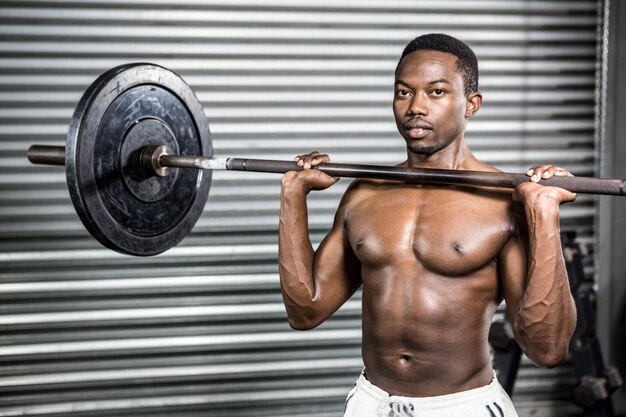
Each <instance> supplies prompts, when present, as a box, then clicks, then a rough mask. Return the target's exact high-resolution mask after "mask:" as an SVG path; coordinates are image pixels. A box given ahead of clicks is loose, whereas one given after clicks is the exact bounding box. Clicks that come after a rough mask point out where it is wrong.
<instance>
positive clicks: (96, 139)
mask: <svg viewBox="0 0 626 417" xmlns="http://www.w3.org/2000/svg"><path fill="white" fill-rule="evenodd" d="M27 156H28V159H29V160H30V161H31V162H32V163H35V164H48V165H64V166H65V173H66V179H67V186H68V190H69V194H70V197H71V199H72V203H73V205H74V208H75V209H76V212H77V213H78V216H79V218H80V219H81V221H82V223H83V225H84V226H85V228H86V229H87V230H88V231H89V232H90V233H91V235H92V236H93V237H94V238H96V239H97V240H98V241H99V242H100V243H102V244H103V245H104V246H106V247H108V248H110V249H113V250H115V251H118V252H121V253H124V254H130V255H136V256H151V255H156V254H159V253H161V252H164V251H166V250H168V249H170V248H172V247H174V246H176V245H177V244H178V243H179V242H180V241H181V240H182V239H183V238H184V237H185V236H187V234H188V233H189V232H190V231H191V229H192V228H193V226H194V225H195V223H196V221H197V220H198V218H199V217H200V215H201V214H202V210H203V207H204V205H205V204H206V201H207V198H208V195H209V189H210V187H211V174H212V171H213V170H217V169H222V170H224V169H225V170H236V171H254V172H273V173H285V172H287V171H292V170H294V171H299V170H301V169H303V168H302V167H300V166H298V165H297V164H296V163H295V162H289V161H274V160H262V159H244V158H223V157H214V156H213V146H212V141H211V133H210V131H209V123H208V120H207V117H206V115H205V113H204V110H203V108H202V105H201V104H200V102H199V101H198V99H197V97H196V96H195V94H194V92H193V91H192V89H191V87H189V85H187V84H186V83H185V81H184V80H183V79H182V78H181V77H179V76H178V75H177V74H175V73H174V72H172V71H170V70H168V69H166V68H164V67H161V66H158V65H154V64H148V63H135V64H127V65H121V66H118V67H115V68H113V69H110V70H108V71H106V72H105V73H104V74H102V75H101V76H100V77H98V78H97V79H96V80H95V81H94V82H93V83H92V84H91V85H90V86H89V87H88V88H87V90H86V91H85V93H84V94H83V96H82V97H81V99H80V101H79V102H78V105H77V107H76V110H75V111H74V115H73V117H72V120H71V122H70V125H69V129H68V134H67V140H66V144H65V146H64V147H63V146H44V145H33V146H31V147H30V148H29V150H28V152H27ZM186 168H195V169H186ZM314 169H318V170H320V171H322V172H325V173H327V174H329V175H332V176H336V177H351V178H377V179H388V180H398V181H406V182H415V183H433V184H458V185H468V186H487V187H502V188H514V187H516V186H517V185H518V184H520V183H522V182H525V181H528V177H527V176H526V175H525V174H511V173H504V172H481V171H459V170H435V169H423V168H409V167H399V166H392V167H386V166H375V165H358V164H336V163H326V164H320V165H318V166H316V167H314ZM540 183H541V184H544V185H550V186H557V187H562V188H565V189H568V190H570V191H572V192H575V193H592V194H608V195H624V194H625V193H626V190H625V186H626V184H625V180H621V179H605V178H588V177H587V178H585V177H552V178H549V179H547V180H541V181H540Z"/></svg>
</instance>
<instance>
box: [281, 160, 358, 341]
mask: <svg viewBox="0 0 626 417" xmlns="http://www.w3.org/2000/svg"><path fill="white" fill-rule="evenodd" d="M328 160H329V159H328V157H327V156H326V155H319V154H317V153H314V154H310V155H308V156H306V157H302V158H301V159H300V160H299V161H300V162H299V163H300V165H304V167H305V170H303V171H300V172H293V171H292V172H288V173H287V174H285V176H284V177H283V180H282V184H281V186H282V187H281V200H280V202H281V204H280V223H279V229H278V259H279V273H280V283H281V289H282V294H283V300H284V303H285V308H286V310H287V316H288V319H289V324H290V325H291V327H293V328H294V329H299V330H306V329H311V328H313V327H316V326H318V325H319V324H321V323H322V322H323V321H324V320H326V319H327V318H328V317H330V316H331V315H332V314H333V313H334V312H335V311H336V310H337V309H338V308H339V307H341V305H342V304H343V303H345V302H346V301H347V300H348V299H349V298H350V297H351V296H352V294H354V292H355V291H356V290H357V288H358V287H359V286H360V285H361V279H360V266H359V262H358V260H357V259H356V256H355V255H354V253H353V252H352V249H351V247H350V244H349V242H348V237H347V233H346V231H345V223H344V217H345V207H346V206H345V204H344V202H345V200H346V198H345V197H344V200H342V204H340V207H339V209H338V210H337V214H336V215H335V221H334V224H333V227H332V229H331V231H330V232H329V233H328V235H327V236H326V237H325V238H324V240H323V241H322V243H321V244H320V246H319V247H318V249H317V251H314V250H313V246H312V244H311V240H310V238H309V230H308V219H307V204H306V196H307V194H308V193H309V191H311V190H320V189H325V188H328V187H330V186H331V185H332V184H334V183H335V182H336V181H337V179H335V178H332V177H330V176H328V175H326V174H324V173H322V172H319V171H317V170H311V169H306V168H309V167H310V166H312V165H317V164H319V163H321V162H328Z"/></svg>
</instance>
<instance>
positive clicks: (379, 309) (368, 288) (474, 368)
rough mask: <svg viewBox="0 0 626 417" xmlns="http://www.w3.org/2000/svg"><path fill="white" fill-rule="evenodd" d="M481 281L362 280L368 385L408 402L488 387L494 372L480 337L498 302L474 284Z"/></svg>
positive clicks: (427, 278) (432, 277)
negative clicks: (409, 399)
mask: <svg viewBox="0 0 626 417" xmlns="http://www.w3.org/2000/svg"><path fill="white" fill-rule="evenodd" d="M374 275H375V274H374ZM485 278H486V277H470V278H460V279H459V278H442V277H438V276H435V275H432V274H426V276H422V277H417V276H408V275H404V276H402V277H399V276H397V275H394V276H387V278H384V277H372V276H367V277H364V282H363V341H362V351H363V360H364V364H365V369H366V376H367V378H368V379H369V380H370V381H371V382H372V383H373V384H375V385H377V386H379V387H381V388H382V389H384V390H385V391H387V392H390V393H392V394H395V395H404V396H410V397H422V396H435V395H443V394H450V393H453V392H460V391H464V390H467V389H472V388H477V387H480V386H483V385H486V384H488V383H489V382H490V381H491V379H492V378H493V370H492V368H491V362H490V352H489V345H488V342H487V335H488V331H489V327H490V325H491V319H492V317H493V314H494V312H495V309H496V307H497V302H496V300H495V299H494V296H493V293H491V291H489V290H488V288H485V286H484V284H480V281H482V280H484V279H485ZM385 280H386V281H387V282H383V281H385ZM377 281H378V282H377ZM461 281H464V282H461Z"/></svg>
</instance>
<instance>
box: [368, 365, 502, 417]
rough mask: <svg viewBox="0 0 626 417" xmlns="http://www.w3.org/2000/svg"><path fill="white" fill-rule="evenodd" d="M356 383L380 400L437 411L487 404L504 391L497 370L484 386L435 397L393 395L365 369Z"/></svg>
mask: <svg viewBox="0 0 626 417" xmlns="http://www.w3.org/2000/svg"><path fill="white" fill-rule="evenodd" d="M356 385H357V387H358V389H360V390H363V392H365V393H367V395H369V396H371V397H373V398H374V399H376V400H378V401H394V400H396V401H397V400H399V401H402V402H404V403H409V404H413V406H414V407H415V408H416V409H418V410H423V411H436V410H438V409H443V408H450V407H455V406H461V405H471V404H476V405H477V406H482V405H483V404H485V399H488V398H494V397H497V396H499V395H500V394H501V393H502V391H503V388H502V386H501V385H500V383H499V382H498V379H497V378H496V375H495V372H494V377H493V379H492V380H491V382H490V383H489V384H488V385H485V386H484V387H479V388H474V389H471V390H467V391H462V392H455V393H453V394H445V395H438V396H434V397H404V396H400V395H391V394H389V393H388V392H386V391H384V390H383V389H381V388H379V387H377V386H376V385H374V384H372V383H371V382H370V381H368V380H367V378H366V377H365V371H363V372H362V373H361V376H360V377H359V378H358V379H357V381H356Z"/></svg>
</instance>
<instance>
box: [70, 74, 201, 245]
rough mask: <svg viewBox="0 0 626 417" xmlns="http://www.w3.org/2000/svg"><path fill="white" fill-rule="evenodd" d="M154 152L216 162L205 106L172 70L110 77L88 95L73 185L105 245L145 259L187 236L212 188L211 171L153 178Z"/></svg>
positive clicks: (75, 133) (79, 113)
mask: <svg viewBox="0 0 626 417" xmlns="http://www.w3.org/2000/svg"><path fill="white" fill-rule="evenodd" d="M147 145H168V146H169V147H170V148H172V149H173V150H174V152H176V153H177V154H180V155H190V156H193V155H201V156H212V155H213V147H212V143H211V134H210V132H209V124H208V121H207V118H206V116H205V114H204V111H203V109H202V105H201V104H200V102H199V101H198V99H197V98H196V96H195V95H194V93H193V91H192V90H191V88H190V87H189V86H188V85H187V84H186V83H185V82H184V81H183V80H182V79H181V78H180V77H179V76H178V75H176V74H175V73H173V72H172V71H169V70H168V69H166V68H163V67H160V66H157V65H154V64H143V63H142V64H128V65H123V66H119V67H116V68H113V69H111V70H109V71H107V72H105V73H104V74H102V75H101V76H100V77H98V79H97V80H96V81H94V83H93V84H92V85H91V86H89V88H88V89H87V90H86V91H85V94H84V95H83V97H82V98H81V100H80V102H79V103H78V106H77V107H76V111H75V112H74V116H73V118H72V121H71V123H70V127H69V131H68V135H67V143H66V146H65V149H66V158H65V169H66V175H67V184H68V187H69V191H70V196H71V198H72V202H73V203H74V207H75V208H76V212H77V213H78V215H79V217H80V219H81V221H82V222H83V224H84V225H85V227H86V228H87V230H88V231H89V232H90V233H91V234H92V235H93V236H94V237H95V238H96V239H97V240H98V241H99V242H100V243H102V244H103V245H104V246H106V247H108V248H110V249H113V250H115V251H118V252H121V253H125V254H131V255H138V256H150V255H156V254H158V253H161V252H163V251H166V250H167V249H170V248H171V247H173V246H175V245H177V244H178V243H179V242H180V241H181V240H182V239H183V238H184V237H185V236H187V235H188V234H189V232H190V231H191V229H192V228H193V226H194V225H195V223H196V221H197V220H198V218H199V217H200V215H201V214H202V210H203V208H204V205H205V203H206V200H207V198H208V194H209V189H210V187H211V172H210V171H202V170H195V169H182V168H180V169H174V172H173V173H172V174H170V175H168V176H165V177H158V176H146V175H145V174H144V173H143V172H142V170H141V167H140V164H139V153H140V151H141V149H143V147H145V146H147Z"/></svg>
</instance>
